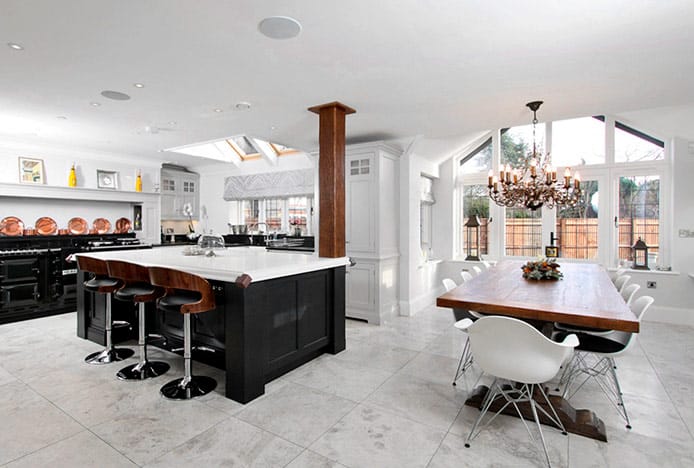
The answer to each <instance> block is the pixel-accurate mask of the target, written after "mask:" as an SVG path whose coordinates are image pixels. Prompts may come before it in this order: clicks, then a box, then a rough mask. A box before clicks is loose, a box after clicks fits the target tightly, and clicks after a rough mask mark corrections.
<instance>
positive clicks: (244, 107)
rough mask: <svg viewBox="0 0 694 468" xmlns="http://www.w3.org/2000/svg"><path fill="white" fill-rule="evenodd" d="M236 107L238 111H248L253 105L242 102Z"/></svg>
mask: <svg viewBox="0 0 694 468" xmlns="http://www.w3.org/2000/svg"><path fill="white" fill-rule="evenodd" d="M234 107H236V109H237V110H248V109H250V108H251V103H250V102H246V101H241V102H237V103H236V105H235V106H234Z"/></svg>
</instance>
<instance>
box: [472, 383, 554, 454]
mask: <svg viewBox="0 0 694 468" xmlns="http://www.w3.org/2000/svg"><path fill="white" fill-rule="evenodd" d="M536 389H537V390H539V392H540V394H541V395H542V397H543V398H544V400H545V403H546V404H547V406H548V407H549V409H550V410H551V412H552V414H551V415H550V414H549V413H548V412H547V411H545V409H544V408H543V407H542V406H540V405H538V404H537V403H536V402H535V400H534V399H533V395H534V392H535V390H536ZM501 397H503V398H504V399H505V400H506V402H505V403H504V404H503V406H502V407H501V408H500V409H499V410H498V411H497V412H496V413H494V415H493V416H492V417H491V418H490V419H489V420H488V421H487V422H486V423H484V425H482V426H480V423H481V422H482V419H483V418H484V416H485V415H486V414H487V412H488V411H489V408H490V407H491V405H492V404H493V403H494V401H496V400H497V399H498V398H501ZM518 403H528V404H529V405H530V408H531V410H532V413H533V418H534V420H535V423H536V424H537V430H538V432H539V433H540V441H541V442H542V449H543V451H544V454H545V459H546V461H547V466H549V467H551V466H552V464H551V462H550V460H549V453H548V452H547V444H546V443H545V437H544V435H543V433H542V427H541V424H540V418H539V416H538V410H539V411H540V412H541V413H542V414H543V415H544V416H545V417H546V418H548V419H549V420H550V421H551V422H552V423H553V424H554V425H555V426H556V427H557V428H558V429H559V430H561V432H562V434H564V435H566V429H565V428H564V425H563V424H562V422H561V420H560V419H559V416H558V415H557V412H556V411H555V410H554V407H553V406H552V404H551V403H550V401H549V398H547V394H546V393H545V391H544V389H543V388H542V385H536V384H520V387H518V386H515V385H514V386H512V387H511V388H508V387H506V388H504V387H502V386H501V384H500V383H499V379H494V382H492V384H491V386H490V387H489V391H488V392H487V395H486V396H485V398H484V401H483V402H482V408H481V411H480V414H479V416H478V417H477V419H476V420H475V423H474V424H473V426H472V429H471V430H470V434H468V436H467V439H465V447H470V442H471V441H472V440H473V439H475V438H476V437H477V436H478V435H479V433H480V432H481V431H482V429H484V427H486V426H488V425H489V424H490V423H491V422H492V421H494V419H496V417H497V416H498V415H499V414H501V413H502V412H503V411H504V410H505V409H506V408H507V407H508V406H509V405H513V407H514V408H515V409H516V412H517V413H518V417H519V418H520V420H521V421H523V425H524V426H525V429H526V430H527V431H528V434H530V439H531V440H532V441H533V442H535V437H533V434H532V432H531V431H530V427H528V424H527V422H526V421H525V418H524V417H523V414H522V412H521V410H520V408H519V407H518Z"/></svg>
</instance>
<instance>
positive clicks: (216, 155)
mask: <svg viewBox="0 0 694 468" xmlns="http://www.w3.org/2000/svg"><path fill="white" fill-rule="evenodd" d="M164 151H168V152H172V153H182V154H188V155H191V156H197V157H199V158H207V159H213V160H215V161H224V162H230V163H233V164H236V165H238V164H239V163H240V162H243V161H249V160H253V159H260V158H263V157H264V158H265V159H267V160H268V161H269V162H271V163H275V161H276V158H277V157H278V156H285V155H287V154H293V153H298V151H297V150H295V149H292V148H288V147H286V146H284V145H280V144H278V143H270V142H267V141H265V140H260V139H258V138H253V137H250V136H247V135H236V136H232V137H229V138H225V139H222V140H216V141H208V142H205V143H195V144H192V145H185V146H178V147H175V148H168V149H166V150H164Z"/></svg>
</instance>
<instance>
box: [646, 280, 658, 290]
mask: <svg viewBox="0 0 694 468" xmlns="http://www.w3.org/2000/svg"><path fill="white" fill-rule="evenodd" d="M657 286H658V283H656V282H655V281H646V287H647V288H648V289H655V288H656V287H657Z"/></svg>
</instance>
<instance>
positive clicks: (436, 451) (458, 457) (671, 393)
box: [0, 307, 694, 468]
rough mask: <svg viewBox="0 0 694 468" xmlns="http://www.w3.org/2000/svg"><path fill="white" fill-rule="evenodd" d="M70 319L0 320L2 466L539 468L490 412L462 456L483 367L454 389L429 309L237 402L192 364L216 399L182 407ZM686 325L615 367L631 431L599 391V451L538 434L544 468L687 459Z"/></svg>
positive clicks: (513, 428)
mask: <svg viewBox="0 0 694 468" xmlns="http://www.w3.org/2000/svg"><path fill="white" fill-rule="evenodd" d="M75 320H76V318H75V314H67V315H62V316H56V317H50V318H45V319H38V320H33V321H28V322H21V323H15V324H8V325H1V326H0V392H2V393H0V395H2V397H0V422H1V425H0V466H3V467H5V466H6V467H20V466H26V467H40V466H51V467H58V466H65V467H89V466H93V467H120V466H123V467H125V466H147V467H154V466H157V467H176V466H196V467H215V466H234V467H245V466H253V467H285V466H286V467H291V468H303V467H308V468H310V467H355V468H356V467H358V468H362V467H377V468H384V467H398V468H404V467H431V468H433V467H484V466H543V461H542V460H543V457H542V454H541V452H540V451H539V449H538V447H537V446H535V445H534V444H533V443H532V442H531V441H530V439H529V437H528V434H527V432H526V431H525V428H524V427H523V425H522V423H521V422H520V421H519V420H518V419H515V418H509V417H506V416H501V417H499V418H498V419H497V420H496V421H494V423H493V424H492V426H491V427H489V428H488V429H486V430H485V431H483V432H482V433H481V434H480V436H479V437H478V438H477V439H475V440H474V442H473V444H472V447H471V448H464V446H463V444H464V439H465V436H466V435H467V433H468V431H469V429H470V425H471V423H472V421H473V420H474V417H475V416H476V414H477V412H476V410H475V409H473V408H470V407H466V406H464V404H463V403H464V401H465V398H466V397H467V393H468V391H469V390H470V388H471V387H472V386H473V384H474V383H475V380H476V378H477V376H478V372H477V370H476V368H475V367H473V369H472V372H470V375H468V376H467V377H466V378H465V379H464V380H463V381H461V382H459V385H458V387H453V386H451V382H450V380H451V376H452V375H453V373H454V371H455V366H456V364H457V358H458V356H459V353H460V350H461V346H462V343H463V339H464V335H463V334H462V333H461V332H459V331H457V330H454V329H453V328H452V322H453V319H452V314H451V313H450V311H449V310H446V309H438V308H435V307H431V308H429V309H427V310H425V311H423V312H421V313H419V314H418V315H417V316H415V317H409V318H407V317H396V318H393V319H391V320H388V321H387V323H386V324H384V325H382V326H380V327H376V326H371V325H367V324H364V323H361V322H356V321H351V320H348V322H347V350H346V351H344V352H342V353H340V354H338V355H336V356H332V355H324V356H322V357H320V358H318V359H316V360H314V361H313V362H311V363H308V364H307V365H305V366H303V367H301V368H299V369H296V370H295V371H293V372H291V373H289V374H287V375H285V376H283V377H281V378H280V379H277V380H276V381H274V382H272V383H271V384H269V385H268V386H267V393H266V395H265V396H263V397H261V398H259V399H257V400H255V401H253V402H252V403H250V404H248V405H241V404H238V403H236V402H233V401H231V400H228V399H226V398H224V397H223V391H224V388H223V384H224V378H223V374H222V373H221V372H220V371H218V370H216V369H212V368H209V367H207V366H203V365H199V364H197V363H196V365H195V366H194V369H195V370H196V371H197V373H199V374H207V375H211V376H213V377H215V378H217V380H218V381H219V383H220V387H219V388H218V389H217V391H216V392H215V393H213V394H211V395H207V396H205V397H203V398H200V399H197V400H194V401H187V402H171V401H166V400H164V399H162V398H160V397H159V394H158V389H159V387H160V386H161V385H162V384H163V383H165V382H166V381H168V380H170V379H171V378H174V377H177V376H179V375H180V374H181V373H182V364H181V359H180V358H179V357H178V356H174V355H171V354H169V353H165V352H162V351H158V350H154V349H153V351H152V353H151V358H152V359H164V360H167V361H169V362H170V363H171V364H172V370H171V371H170V372H169V373H168V374H167V375H166V376H162V377H160V378H158V379H154V380H150V381H146V382H120V381H118V380H116V379H115V372H116V371H117V370H118V369H119V368H120V367H122V366H123V365H124V364H129V363H131V362H134V358H133V359H130V360H129V361H128V362H126V363H117V364H112V365H107V366H90V365H87V364H84V363H83V362H82V359H83V357H84V356H85V355H87V354H88V353H90V352H92V351H95V350H98V349H99V346H98V345H96V344H94V343H91V342H88V341H85V340H82V339H79V338H77V337H76V336H75V334H74V330H75ZM692 357H694V329H692V328H688V327H677V326H671V325H662V324H656V323H645V324H644V325H643V332H642V333H641V335H640V337H639V340H638V341H637V342H636V345H635V346H633V347H632V349H631V351H630V352H629V354H628V355H626V356H624V357H623V358H621V359H619V360H618V367H619V370H618V372H619V374H620V377H621V379H622V384H623V387H624V393H625V400H626V403H627V408H628V410H629V411H630V413H631V416H632V420H633V422H632V424H633V429H632V430H631V431H628V430H626V429H625V427H624V424H623V422H622V420H621V418H620V417H619V415H618V414H617V412H616V410H614V408H612V407H611V406H609V403H608V402H607V401H606V400H605V397H604V396H603V395H602V394H601V393H599V391H598V390H597V388H596V387H595V386H592V387H588V388H584V389H583V390H582V391H581V392H580V393H579V394H577V395H576V397H575V400H574V402H575V406H576V407H582V406H583V407H590V408H592V409H595V410H596V411H597V412H598V414H599V416H600V417H601V418H602V419H603V420H604V421H605V424H606V426H607V432H608V438H609V442H608V443H602V442H596V441H593V440H590V439H586V438H583V437H580V436H575V435H569V436H568V437H566V436H562V435H561V434H559V433H558V432H557V431H554V430H552V429H550V428H547V429H546V430H545V436H546V438H547V442H548V445H549V447H550V457H551V459H552V462H553V465H554V466H570V467H572V468H573V467H608V466H612V467H622V466H633V467H636V466H638V467H641V466H658V467H661V468H662V467H670V466H672V467H679V466H682V467H685V466H687V467H689V466H694V438H693V437H692V434H693V432H694V402H693V401H692V400H691V397H692V395H694V391H693V390H694V367H692V366H691V364H690V363H691V359H692Z"/></svg>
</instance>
